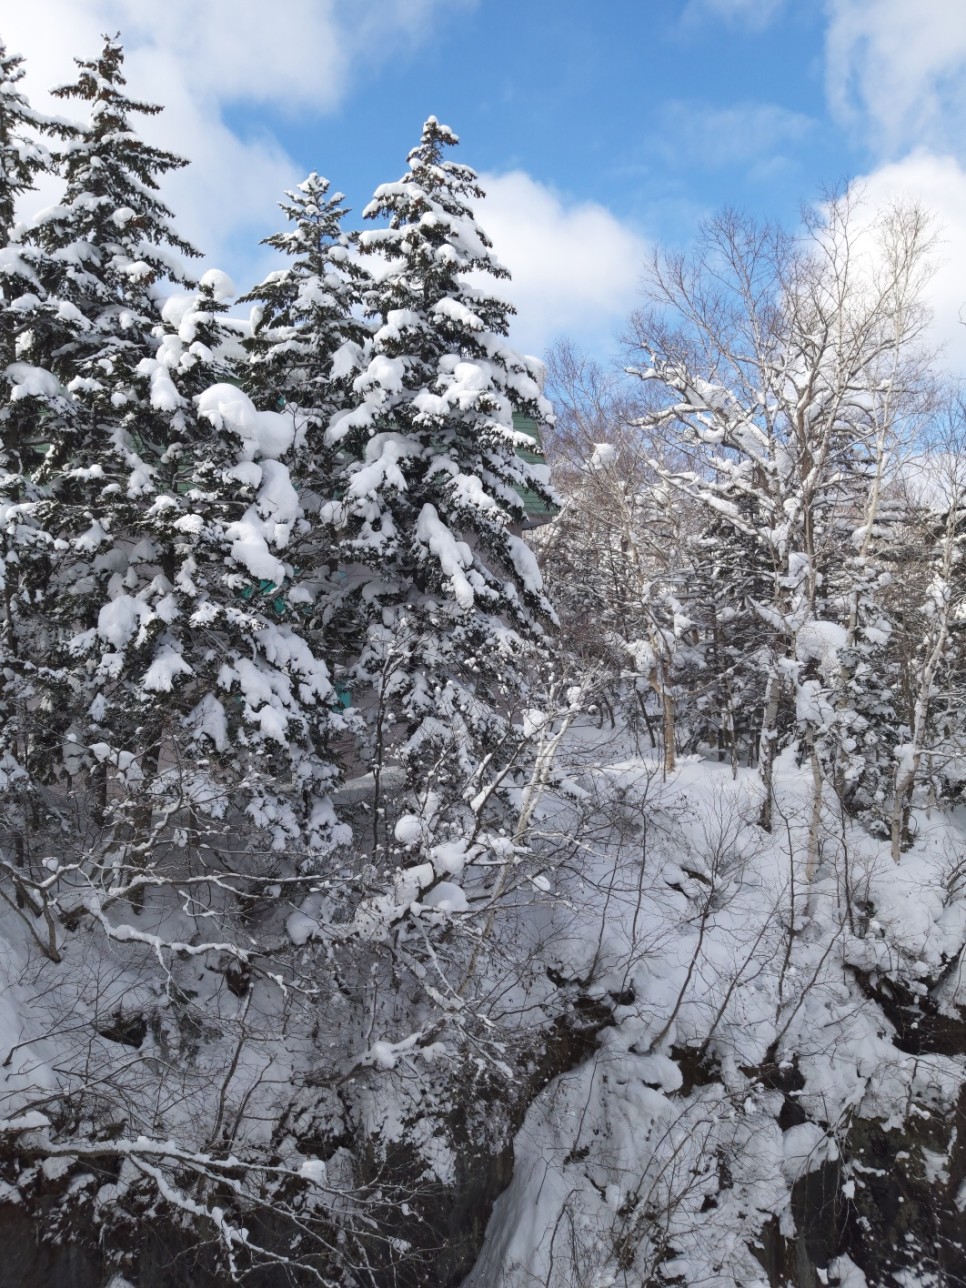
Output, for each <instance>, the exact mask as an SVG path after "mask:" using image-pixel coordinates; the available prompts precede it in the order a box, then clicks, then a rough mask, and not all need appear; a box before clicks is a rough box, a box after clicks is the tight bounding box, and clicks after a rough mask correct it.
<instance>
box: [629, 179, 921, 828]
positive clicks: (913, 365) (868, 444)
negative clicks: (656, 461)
mask: <svg viewBox="0 0 966 1288" xmlns="http://www.w3.org/2000/svg"><path fill="white" fill-rule="evenodd" d="M929 247H930V236H929V230H928V226H927V221H926V220H925V219H924V217H923V215H922V213H921V212H920V211H919V210H917V209H915V208H908V209H907V208H897V209H895V210H892V211H888V212H885V213H884V214H880V215H878V216H872V217H870V218H868V219H866V218H864V217H863V215H862V211H861V206H860V204H859V203H857V202H856V201H855V200H853V199H851V198H849V197H845V198H839V199H833V200H831V201H830V202H828V203H826V205H825V206H824V207H823V208H822V209H821V210H820V211H819V212H818V213H816V214H815V215H814V217H812V218H811V220H810V223H809V224H808V227H807V230H806V235H805V237H804V239H802V240H800V241H798V242H796V241H795V240H793V239H792V238H790V237H789V236H788V235H787V234H785V233H783V232H782V231H781V230H780V229H775V228H769V227H766V228H761V227H758V226H757V225H755V224H754V223H753V222H752V221H750V220H744V219H742V218H740V217H739V216H737V215H735V214H734V213H731V212H726V213H725V214H724V215H722V216H719V217H718V218H716V219H715V220H713V221H712V222H711V223H710V224H709V225H708V226H707V228H706V229H705V231H704V235H703V238H702V240H701V242H700V243H699V246H698V249H697V251H696V252H695V254H694V255H693V256H691V257H685V256H682V255H666V256H658V257H656V259H655V261H654V263H653V265H652V268H651V275H650V299H651V306H652V307H651V308H650V309H649V310H647V311H644V312H642V313H640V314H638V316H637V317H636V319H635V330H636V337H637V342H638V344H639V346H640V349H641V351H642V353H643V355H644V362H643V363H642V365H641V366H639V367H637V368H635V369H634V370H635V374H637V375H638V376H640V378H641V379H643V380H645V381H647V382H648V383H649V384H653V385H654V386H655V387H658V386H659V387H660V388H662V389H663V391H664V393H665V402H664V404H663V406H661V407H659V408H658V409H657V410H655V411H654V412H649V413H648V414H647V416H646V417H645V422H646V424H647V426H648V428H649V429H650V430H651V431H652V432H657V431H659V430H660V429H662V428H663V429H664V430H665V432H666V433H667V434H668V435H669V436H670V437H671V438H672V439H673V441H674V442H675V443H676V444H677V446H678V448H679V449H680V450H681V451H682V452H684V453H686V454H687V455H688V456H689V458H690V459H689V461H688V462H687V464H686V465H685V467H684V468H679V469H675V470H673V471H671V470H668V471H665V474H666V477H667V479H668V481H669V483H670V484H672V485H673V486H674V487H676V488H678V489H680V490H682V491H683V492H685V493H686V494H687V495H689V496H690V497H691V498H693V499H694V500H696V501H698V502H699V503H700V504H702V505H703V506H705V508H706V509H707V511H708V514H709V519H710V518H712V517H713V519H714V522H715V523H716V524H721V523H726V524H730V525H731V526H732V527H733V528H734V529H735V531H736V533H740V534H742V535H743V536H744V537H746V538H747V539H748V540H749V541H750V542H751V543H752V545H753V547H754V548H755V549H756V550H757V563H758V573H759V574H760V575H761V577H762V578H763V580H764V581H765V582H766V583H767V584H768V586H769V592H768V595H767V597H765V598H763V599H761V600H755V601H754V603H753V607H754V611H755V613H756V615H757V617H758V619H759V622H760V625H761V628H762V635H763V645H764V653H759V655H758V658H757V659H756V662H757V664H758V665H759V666H760V667H761V668H762V669H763V671H764V673H765V677H766V681H765V691H764V694H763V698H762V707H763V709H762V717H761V732H760V753H759V765H760V769H761V773H762V777H763V781H764V787H765V799H764V805H763V809H762V816H761V821H762V823H763V825H764V826H766V827H769V826H770V824H771V802H772V771H773V765H774V760H775V756H776V754H777V752H778V751H779V749H780V744H781V741H782V738H781V730H782V728H783V727H785V728H787V729H790V730H791V731H792V732H794V733H799V734H800V735H801V738H802V746H803V748H804V750H805V752H806V754H807V756H808V758H809V759H810V761H811V764H812V769H813V775H814V776H815V778H816V783H817V784H818V783H820V782H821V781H822V780H823V779H824V777H826V776H827V777H829V778H831V779H832V781H833V782H835V784H836V786H838V787H840V789H841V790H842V794H843V797H846V798H847V793H846V791H845V787H846V786H848V787H849V789H850V791H851V792H853V793H854V791H855V789H856V778H857V777H864V778H866V779H867V780H868V781H867V782H866V784H865V786H864V791H865V796H866V799H874V798H876V797H877V796H881V794H882V793H883V791H884V787H885V785H884V784H883V781H882V777H883V767H884V765H886V764H887V762H888V757H883V756H882V755H881V753H880V749H879V741H880V738H881V737H883V736H885V737H887V736H888V729H889V728H890V727H891V726H892V725H893V724H894V722H893V721H891V720H886V721H885V722H884V723H883V725H882V727H881V728H880V729H878V730H877V729H876V728H873V727H872V725H871V724H870V721H869V718H868V716H864V715H862V714H861V713H860V712H859V710H858V709H857V707H856V693H855V680H856V677H859V679H861V678H862V676H863V674H864V676H865V679H866V680H868V681H874V668H873V667H871V666H867V667H866V668H865V669H864V671H863V669H862V668H861V667H859V666H857V665H856V664H855V663H854V661H853V663H849V662H848V658H849V657H850V655H851V656H852V658H853V659H854V657H855V654H856V651H858V652H859V653H862V652H863V651H864V652H866V653H868V652H869V650H875V649H876V648H878V646H879V641H880V640H881V639H882V636H883V632H884V631H885V630H886V629H887V624H884V623H883V621H882V620H881V618H880V617H877V616H875V615H874V614H870V613H869V611H868V610H867V609H866V610H861V604H862V602H863V600H864V599H865V598H866V597H867V588H868V586H869V585H870V584H871V583H874V581H875V576H874V575H873V573H872V571H871V570H870V567H869V561H870V560H871V559H872V558H873V553H874V552H873V550H872V547H871V546H870V544H869V542H868V541H867V540H865V534H867V533H868V532H870V531H871V530H872V529H873V528H874V526H875V522H876V515H877V510H878V506H879V503H880V498H881V492H882V478H883V471H884V467H885V461H886V459H887V455H888V450H889V448H890V447H891V445H892V444H893V443H894V442H895V441H896V440H897V438H898V437H900V436H901V434H902V432H903V429H904V428H905V427H906V426H908V424H909V418H910V417H911V416H912V415H914V413H915V409H916V405H917V400H918V397H919V393H920V390H921V388H922V379H921V376H922V361H921V359H920V357H919V356H918V353H917V348H916V339H917V337H918V335H919V334H920V333H921V330H922V327H923V324H924V314H923V310H922V308H921V306H920V304H919V295H920V290H921V286H922V283H923V281H924V277H925V274H926V273H927V271H928V253H929ZM742 498H745V499H746V500H747V503H748V505H749V506H751V508H752V510H753V512H754V515H755V521H754V522H753V523H752V524H749V523H748V518H747V515H746V513H745V510H746V507H745V506H744V505H743V504H742ZM843 577H845V578H846V582H847V584H846V582H843ZM885 697H886V695H885V693H881V694H880V695H879V697H878V698H877V699H876V700H875V701H870V702H868V703H865V704H864V705H865V706H866V708H867V709H868V710H869V711H870V712H872V711H874V710H875V709H876V707H877V706H880V705H881V699H884V698H885ZM843 765H844V767H843ZM818 799H819V792H818V789H816V802H817V801H818ZM816 808H817V804H816Z"/></svg>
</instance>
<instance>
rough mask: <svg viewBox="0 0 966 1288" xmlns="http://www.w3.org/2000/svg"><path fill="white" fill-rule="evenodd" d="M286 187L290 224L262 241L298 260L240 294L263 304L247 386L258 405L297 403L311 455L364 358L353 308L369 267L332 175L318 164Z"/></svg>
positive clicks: (256, 315) (255, 316)
mask: <svg viewBox="0 0 966 1288" xmlns="http://www.w3.org/2000/svg"><path fill="white" fill-rule="evenodd" d="M285 195H286V197H287V199H288V200H287V201H281V202H279V206H280V207H281V209H282V211H283V212H284V214H285V215H286V217H287V218H288V220H289V221H290V223H291V225H292V227H291V228H289V229H288V230H286V231H285V232H280V233H275V234H273V236H271V237H266V238H265V239H264V242H263V244H264V245H266V246H272V247H274V248H275V250H277V251H280V252H281V253H282V254H283V255H288V256H290V257H291V258H292V261H293V262H292V263H291V264H290V265H289V266H287V267H286V268H281V269H277V270H275V271H274V272H271V273H269V275H268V276H267V277H266V278H265V279H264V281H262V282H261V283H260V284H259V285H258V286H256V287H255V288H254V289H253V290H251V291H249V292H248V294H247V295H243V296H242V297H241V302H253V303H255V304H256V305H257V307H256V308H254V309H253V310H252V336H251V339H250V340H249V341H248V342H247V344H246V348H247V350H248V354H249V365H248V369H247V372H246V386H247V388H248V390H249V391H250V393H251V395H252V397H253V399H254V400H255V402H256V403H258V404H260V405H265V406H268V407H272V408H281V407H291V408H292V409H293V412H294V414H295V415H296V416H297V417H298V419H299V420H300V422H301V424H300V426H299V435H298V439H299V446H301V444H302V443H303V442H304V444H305V450H306V452H307V454H308V455H311V454H312V453H313V451H317V450H322V446H323V445H322V444H321V443H316V442H315V441H314V438H313V441H311V442H309V441H308V440H309V438H310V437H312V436H313V435H314V434H315V433H316V432H317V430H318V427H319V426H322V427H323V428H327V427H328V423H329V421H330V420H331V418H332V416H333V415H334V414H335V413H336V412H338V411H340V410H342V405H341V403H340V402H339V401H338V398H339V395H340V394H341V395H342V398H343V400H344V398H345V380H346V376H347V375H348V374H349V373H350V372H353V373H354V372H355V371H356V370H357V368H358V366H359V363H360V361H361V357H362V355H361V351H360V349H359V348H358V346H359V345H361V343H362V342H363V340H364V338H365V334H366V327H365V326H364V324H363V323H362V321H361V320H360V318H359V317H358V316H356V315H355V314H354V312H353V310H357V306H358V305H359V304H360V302H361V283H362V281H363V279H364V278H365V273H364V272H363V270H362V268H361V267H360V265H359V262H358V257H357V256H355V255H354V254H353V252H352V249H351V242H352V239H351V237H350V236H349V235H348V234H346V233H345V232H343V230H342V221H343V219H344V218H345V216H346V214H347V213H348V212H347V210H346V208H345V205H344V202H345V198H344V197H343V195H342V193H340V192H337V193H333V194H331V195H330V193H329V181H328V179H323V178H321V177H320V176H319V175H318V174H316V173H315V172H314V171H313V172H312V174H310V175H309V176H308V178H307V179H306V180H305V181H304V182H303V183H300V184H299V186H298V188H296V189H295V190H294V191H292V192H287V193H286V194H285ZM347 346H348V347H347ZM336 355H339V357H338V362H336Z"/></svg>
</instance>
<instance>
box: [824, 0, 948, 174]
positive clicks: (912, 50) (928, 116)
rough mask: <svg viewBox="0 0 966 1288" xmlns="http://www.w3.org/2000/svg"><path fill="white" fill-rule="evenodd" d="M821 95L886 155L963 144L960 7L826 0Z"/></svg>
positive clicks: (929, 0) (942, 2)
mask: <svg viewBox="0 0 966 1288" xmlns="http://www.w3.org/2000/svg"><path fill="white" fill-rule="evenodd" d="M827 12H828V19H829V24H828V31H827V34H826V74H827V86H828V96H829V102H830V104H831V106H832V109H833V111H834V112H835V113H836V114H837V115H838V116H839V118H840V119H842V120H845V121H847V122H849V123H851V124H852V126H853V127H854V128H856V129H857V130H859V131H860V132H861V133H862V134H864V135H865V137H867V139H868V140H869V141H870V142H872V143H873V145H874V146H876V147H877V148H879V149H880V150H881V151H882V152H883V153H885V154H887V155H892V156H895V155H897V153H899V152H901V151H904V150H906V149H907V148H909V147H913V146H923V145H928V146H930V147H932V148H933V149H934V150H943V149H946V148H952V149H954V150H955V149H956V148H957V147H961V146H962V144H963V137H964V136H963V130H964V125H966V76H964V72H966V6H964V5H963V4H961V3H957V2H956V0H916V3H914V4H913V3H910V0H874V3H873V2H871V0H827Z"/></svg>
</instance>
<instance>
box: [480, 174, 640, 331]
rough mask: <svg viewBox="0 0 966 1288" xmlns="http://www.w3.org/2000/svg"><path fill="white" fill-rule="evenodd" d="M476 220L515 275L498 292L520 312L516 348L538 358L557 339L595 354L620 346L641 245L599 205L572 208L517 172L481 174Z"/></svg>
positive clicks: (633, 299) (634, 295) (634, 294)
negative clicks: (570, 340)
mask: <svg viewBox="0 0 966 1288" xmlns="http://www.w3.org/2000/svg"><path fill="white" fill-rule="evenodd" d="M481 182H482V185H483V187H484V188H485V189H486V192H487V196H486V199H485V201H483V202H481V203H480V206H479V210H478V218H479V221H480V224H481V226H482V227H483V228H484V229H485V231H486V232H487V233H488V234H489V236H490V237H491V238H492V240H493V245H494V251H495V253H496V255H497V257H498V258H499V259H500V261H501V262H502V263H503V264H505V265H506V267H507V268H508V269H509V270H510V272H511V273H512V275H513V277H512V281H511V282H509V283H506V284H504V283H499V284H498V286H499V291H500V293H501V294H503V295H505V296H506V298H507V299H509V300H510V301H511V302H512V303H513V304H514V305H515V306H516V308H517V310H518V313H519V317H518V319H517V320H516V321H515V323H514V327H513V331H512V336H513V340H514V343H515V344H516V345H517V346H518V347H519V348H522V349H525V350H526V351H527V352H529V353H536V354H539V353H541V352H543V351H544V350H545V349H546V348H547V346H548V345H549V344H550V343H551V342H552V341H553V340H554V339H556V338H557V337H558V336H562V335H567V336H570V337H572V338H573V339H574V340H575V341H576V342H577V343H578V344H580V345H582V346H583V347H586V348H588V349H594V350H596V351H597V352H598V353H603V352H607V351H611V350H613V349H614V348H615V347H616V344H615V339H614V337H615V333H616V332H618V331H619V330H620V328H621V326H622V324H623V322H624V320H625V319H626V317H627V315H628V313H629V312H630V310H631V309H632V308H633V307H634V305H635V304H636V303H637V301H638V296H639V293H640V278H641V267H642V264H643V261H644V258H645V256H646V254H647V244H646V242H645V241H644V239H643V238H642V237H641V236H640V235H639V234H638V233H637V232H635V231H634V230H633V229H632V228H630V227H629V226H628V225H626V224H622V223H621V222H620V220H618V219H617V218H616V217H615V216H614V215H613V214H612V213H611V212H610V211H609V210H607V209H605V208H604V207H603V206H600V205H598V204H597V203H595V202H589V201H583V202H567V201H566V200H565V199H564V198H563V197H561V196H560V194H559V193H557V192H555V191H554V190H553V189H552V188H548V187H546V186H545V185H543V184H541V183H538V182H537V181H536V180H535V179H533V178H532V177H531V176H530V175H528V174H525V173H523V172H522V171H519V170H514V171H511V172H510V173H509V174H502V175H493V174H484V175H482V176H481Z"/></svg>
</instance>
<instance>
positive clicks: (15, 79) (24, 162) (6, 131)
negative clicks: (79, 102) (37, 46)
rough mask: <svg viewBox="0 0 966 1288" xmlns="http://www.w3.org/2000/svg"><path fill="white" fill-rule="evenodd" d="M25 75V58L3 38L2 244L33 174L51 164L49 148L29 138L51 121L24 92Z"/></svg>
mask: <svg viewBox="0 0 966 1288" xmlns="http://www.w3.org/2000/svg"><path fill="white" fill-rule="evenodd" d="M23 76H24V69H23V59H22V58H21V57H20V56H19V55H17V54H11V53H8V51H7V47H6V45H5V44H4V43H3V40H2V39H0V246H6V245H7V244H8V242H9V240H10V230H11V228H12V226H13V223H14V220H15V217H16V203H17V199H18V197H20V196H21V195H22V194H23V193H25V192H29V190H30V189H31V188H32V187H33V186H34V176H35V175H36V174H37V173H38V172H39V171H40V170H43V169H46V167H47V166H48V165H49V164H50V156H49V154H48V152H47V149H46V148H45V147H43V146H42V145H41V144H40V143H38V142H37V141H36V140H35V139H32V138H31V137H30V131H32V130H39V131H42V132H47V131H48V130H49V129H50V123H49V122H48V121H47V119H46V118H45V117H43V116H41V115H40V113H39V112H35V111H34V110H33V108H32V107H31V106H30V104H29V103H28V102H27V100H26V98H25V97H24V95H23V94H22V93H21V91H20V88H19V83H20V81H21V80H22V79H23ZM62 132H63V131H62Z"/></svg>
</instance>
